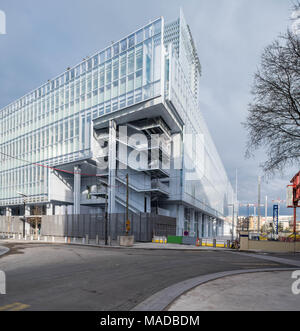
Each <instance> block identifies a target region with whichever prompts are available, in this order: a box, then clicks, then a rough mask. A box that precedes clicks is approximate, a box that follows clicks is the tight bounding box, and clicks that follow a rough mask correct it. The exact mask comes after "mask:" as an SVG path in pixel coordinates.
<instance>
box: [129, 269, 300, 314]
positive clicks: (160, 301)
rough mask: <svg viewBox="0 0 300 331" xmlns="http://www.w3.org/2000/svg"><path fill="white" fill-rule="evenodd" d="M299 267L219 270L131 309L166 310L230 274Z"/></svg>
mask: <svg viewBox="0 0 300 331" xmlns="http://www.w3.org/2000/svg"><path fill="white" fill-rule="evenodd" d="M295 270H298V268H273V269H249V270H234V271H225V272H219V273H215V274H210V275H204V276H200V277H196V278H192V279H189V280H186V281H183V282H180V283H178V284H175V285H172V286H170V287H167V288H165V289H164V290H162V291H160V292H157V293H156V294H154V295H152V296H151V297H150V298H148V299H146V300H145V301H144V302H142V303H140V304H138V305H137V306H136V307H134V308H133V309H132V310H131V311H164V310H166V309H167V308H168V307H169V306H170V305H171V304H172V303H173V302H174V301H175V300H177V299H178V298H179V297H180V296H181V295H183V294H185V293H187V292H189V291H190V290H192V289H194V288H195V287H198V286H200V285H203V284H205V283H208V282H211V281H214V280H217V279H220V278H225V277H229V276H235V275H242V274H252V273H259V272H276V271H295Z"/></svg>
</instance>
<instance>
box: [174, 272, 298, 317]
mask: <svg viewBox="0 0 300 331" xmlns="http://www.w3.org/2000/svg"><path fill="white" fill-rule="evenodd" d="M293 282H295V280H293V279H292V272H291V271H278V272H262V273H254V274H252V273H251V274H244V275H236V276H228V277H224V278H220V279H217V280H214V281H211V282H209V283H206V284H203V285H201V286H198V287H197V288H195V289H193V290H191V291H189V292H188V293H186V294H184V295H182V296H181V297H180V298H179V299H177V300H176V301H175V302H174V303H173V304H171V305H170V306H169V308H168V311H245V310H246V311H299V310H300V295H295V294H293V292H292V284H293Z"/></svg>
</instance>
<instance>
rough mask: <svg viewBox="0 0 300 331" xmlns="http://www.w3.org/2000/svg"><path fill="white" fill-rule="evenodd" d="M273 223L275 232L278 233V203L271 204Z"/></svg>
mask: <svg viewBox="0 0 300 331" xmlns="http://www.w3.org/2000/svg"><path fill="white" fill-rule="evenodd" d="M273 224H274V227H275V230H276V234H277V235H278V231H279V205H274V206H273Z"/></svg>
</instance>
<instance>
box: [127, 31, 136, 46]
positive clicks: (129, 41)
mask: <svg viewBox="0 0 300 331" xmlns="http://www.w3.org/2000/svg"><path fill="white" fill-rule="evenodd" d="M134 45H135V36H134V34H133V35H131V36H130V37H129V38H128V48H131V47H133V46H134Z"/></svg>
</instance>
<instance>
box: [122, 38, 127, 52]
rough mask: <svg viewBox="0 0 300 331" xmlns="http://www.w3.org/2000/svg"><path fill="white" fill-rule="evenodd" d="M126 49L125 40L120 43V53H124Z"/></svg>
mask: <svg viewBox="0 0 300 331" xmlns="http://www.w3.org/2000/svg"><path fill="white" fill-rule="evenodd" d="M126 49H127V39H124V40H122V41H121V52H125V51H126Z"/></svg>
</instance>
